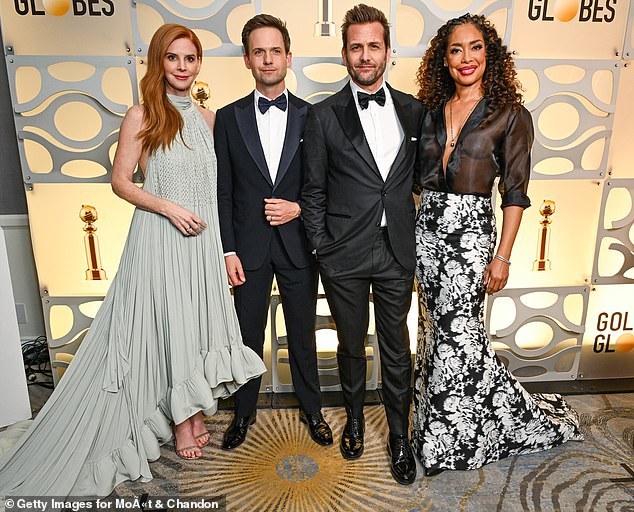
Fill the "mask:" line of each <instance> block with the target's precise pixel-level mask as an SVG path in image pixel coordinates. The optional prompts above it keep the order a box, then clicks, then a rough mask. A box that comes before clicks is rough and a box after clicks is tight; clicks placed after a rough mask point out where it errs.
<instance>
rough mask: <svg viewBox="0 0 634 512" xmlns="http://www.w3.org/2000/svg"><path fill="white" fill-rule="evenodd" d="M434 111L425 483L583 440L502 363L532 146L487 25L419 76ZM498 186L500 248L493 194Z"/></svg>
mask: <svg viewBox="0 0 634 512" xmlns="http://www.w3.org/2000/svg"><path fill="white" fill-rule="evenodd" d="M417 78H418V85H419V87H420V89H419V92H418V98H419V99H420V100H421V101H422V102H423V103H424V104H425V106H426V107H427V109H428V111H427V114H426V115H425V116H424V118H423V125H422V132H421V137H420V141H419V144H420V146H419V149H420V151H421V161H420V163H421V172H420V174H419V176H418V185H419V187H420V188H422V189H424V190H423V196H422V203H421V207H420V209H419V211H418V217H417V220H416V253H417V255H416V256H417V265H416V277H417V279H418V282H419V285H420V286H419V294H420V298H421V302H422V305H423V308H424V320H425V322H424V340H420V342H419V346H418V349H417V351H416V365H415V371H414V421H413V427H412V447H413V449H414V451H415V452H416V454H417V455H418V458H419V459H420V461H421V462H422V464H423V467H424V472H425V475H427V476H432V475H434V474H437V473H439V472H441V471H443V470H445V469H460V470H465V469H475V468H479V467H480V466H483V465H484V464H487V463H489V462H493V461H496V460H498V459H501V458H503V457H508V456H511V455H517V454H520V453H528V452H533V451H537V450H544V449H547V448H551V447H553V446H556V445H558V444H561V443H563V442H565V441H567V440H570V439H576V440H579V439H582V436H581V434H580V432H579V420H578V418H577V414H576V413H575V411H574V410H572V409H571V408H570V407H569V406H568V405H567V404H566V402H564V401H563V399H562V398H561V396H559V395H529V394H528V393H527V392H526V391H525V390H524V388H523V387H522V386H521V385H520V384H519V383H518V382H517V381H516V380H515V379H514V378H513V376H512V375H511V374H510V373H509V372H508V371H507V370H506V368H505V367H504V365H503V364H502V362H501V361H500V360H499V359H498V358H497V357H496V356H495V352H494V351H493V347H492V346H491V342H490V341H489V339H488V337H487V333H486V330H485V328H484V323H483V312H484V297H485V293H495V292H497V291H499V290H501V289H502V288H504V286H505V285H506V282H507V279H508V275H509V266H510V264H511V262H510V258H511V249H512V247H513V243H514V241H515V237H516V235H517V231H518V228H519V225H520V220H521V218H522V213H523V211H524V208H526V207H528V206H529V205H530V201H529V199H528V196H527V195H526V191H527V187H528V180H529V177H530V170H531V165H530V152H531V145H532V143H533V123H532V120H531V115H530V113H529V112H528V110H526V109H525V108H524V107H523V106H522V97H521V95H520V94H519V91H518V89H519V83H518V81H517V78H516V72H515V64H514V62H513V59H512V57H511V54H510V53H509V52H508V51H507V50H506V47H505V46H504V45H503V44H502V41H501V39H500V38H499V37H498V34H497V32H496V30H495V28H494V27H493V25H491V23H490V22H489V21H488V20H487V19H486V18H485V17H484V16H473V15H469V14H465V15H463V16H460V17H459V18H455V19H452V20H450V21H448V22H447V23H446V24H445V25H443V26H442V27H441V28H440V29H439V30H438V33H437V35H436V36H435V37H434V38H433V39H432V41H431V44H430V47H429V49H428V50H427V52H426V53H425V56H424V58H423V62H422V63H421V65H420V68H419V70H418V77H417ZM496 177H499V185H498V186H499V190H500V194H501V198H502V204H501V207H502V212H503V219H502V233H501V236H500V242H499V244H497V247H496V228H495V216H494V211H493V205H492V203H491V190H492V187H493V183H494V180H495V179H496Z"/></svg>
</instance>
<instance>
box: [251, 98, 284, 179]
mask: <svg viewBox="0 0 634 512" xmlns="http://www.w3.org/2000/svg"><path fill="white" fill-rule="evenodd" d="M282 94H284V95H285V96H286V100H287V101H288V92H287V91H286V89H284V92H283V93H282ZM260 98H266V96H264V95H263V94H261V93H260V92H259V91H258V90H257V89H256V90H255V94H254V95H253V99H254V101H255V120H256V121H257V124H258V135H259V136H260V143H261V144H262V151H264V158H265V159H266V165H267V167H268V168H269V174H270V175H271V181H272V182H273V183H275V178H276V176H277V168H278V167H279V166H280V158H281V157H282V148H283V147H284V137H285V136H286V120H287V119H288V108H287V109H286V110H284V111H282V110H281V109H279V108H277V107H275V106H271V108H269V109H268V110H267V111H266V113H265V114H263V113H262V112H260V109H259V108H258V100H259V99H260ZM266 99H268V100H274V99H275V98H266Z"/></svg>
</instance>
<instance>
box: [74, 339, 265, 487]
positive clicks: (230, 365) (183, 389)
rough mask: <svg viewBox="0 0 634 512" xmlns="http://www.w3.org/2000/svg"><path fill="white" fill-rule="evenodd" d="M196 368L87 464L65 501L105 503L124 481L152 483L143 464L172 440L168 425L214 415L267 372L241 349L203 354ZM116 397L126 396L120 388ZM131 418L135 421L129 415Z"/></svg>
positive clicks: (260, 363) (148, 470)
mask: <svg viewBox="0 0 634 512" xmlns="http://www.w3.org/2000/svg"><path fill="white" fill-rule="evenodd" d="M201 363H202V369H203V371H199V370H195V371H194V374H193V375H192V376H191V377H190V378H189V379H187V380H185V381H183V382H181V383H179V385H178V386H175V387H172V388H170V389H168V391H167V393H166V395H165V396H164V398H163V399H162V400H161V401H160V403H159V405H158V407H157V408H156V410H155V411H154V412H153V413H152V414H151V415H150V416H148V417H146V418H144V420H143V422H142V424H141V425H139V426H140V429H139V430H137V429H135V428H134V427H133V433H132V437H131V438H129V439H127V440H126V441H125V442H124V443H123V444H122V445H121V446H119V447H117V448H115V449H113V450H111V451H110V452H108V453H107V454H105V455H102V456H100V457H99V458H98V459H96V460H88V461H86V462H85V464H84V465H83V467H82V470H81V472H80V473H79V475H78V477H77V479H76V481H75V483H74V485H73V487H72V489H71V491H70V492H69V493H68V495H69V496H98V497H104V496H108V495H109V494H110V493H111V492H112V491H113V489H114V488H115V487H116V486H117V485H119V484H120V483H122V482H124V481H127V480H131V481H134V480H139V479H140V482H149V481H151V480H152V478H153V477H152V473H151V471H150V467H149V464H148V462H153V461H155V460H158V459H159V458H160V456H161V450H160V447H161V446H162V445H163V444H165V443H167V442H169V441H170V440H172V439H173V431H172V423H173V422H176V423H180V422H182V421H184V420H186V419H187V418H189V417H191V416H193V415H194V414H196V413H197V412H198V411H203V413H204V414H206V415H211V414H214V413H215V412H216V410H217V406H218V399H219V398H225V397H227V396H229V395H231V394H233V393H234V392H235V391H236V390H237V389H238V388H239V387H240V386H241V385H243V384H244V383H246V382H247V381H249V380H250V379H253V378H257V377H259V376H260V375H262V374H263V373H265V372H266V366H265V365H264V363H263V362H262V360H261V359H260V358H259V357H258V355H257V354H256V353H255V352H254V351H253V350H252V349H250V348H249V347H245V346H243V345H242V346H239V345H238V346H232V347H222V348H221V349H219V350H217V351H212V352H202V353H201ZM123 385H124V386H125V381H124V383H123ZM118 392H119V393H122V396H123V394H125V391H124V390H123V389H122V388H119V390H118ZM130 414H131V417H134V415H133V411H130ZM135 431H136V432H138V434H136V433H135ZM135 438H140V439H138V440H137V439H135Z"/></svg>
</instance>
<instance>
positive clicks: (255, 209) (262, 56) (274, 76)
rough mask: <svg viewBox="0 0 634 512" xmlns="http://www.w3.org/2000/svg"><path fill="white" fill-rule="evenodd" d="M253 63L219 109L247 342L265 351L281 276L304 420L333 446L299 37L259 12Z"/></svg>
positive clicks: (230, 433) (239, 405) (238, 300)
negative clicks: (306, 199)
mask: <svg viewBox="0 0 634 512" xmlns="http://www.w3.org/2000/svg"><path fill="white" fill-rule="evenodd" d="M242 44H243V47H244V62H245V65H246V67H247V68H248V69H249V70H251V73H252V75H253V78H254V79H255V90H254V91H253V92H252V93H251V94H249V95H248V96H246V97H244V98H242V99H240V100H238V101H236V102H234V103H231V104H230V105H227V106H226V107H223V108H221V109H220V110H218V112H217V114H216V125H215V130H214V138H215V146H216V155H217V158H218V211H219V216H220V233H221V237H222V244H223V248H224V252H225V265H226V267H227V273H228V275H229V281H230V283H231V284H232V285H233V287H234V302H235V308H236V312H237V314H238V320H239V322H240V329H241V332H242V337H243V340H244V344H245V345H247V346H248V347H251V348H252V349H253V350H255V351H256V352H257V353H258V355H259V356H260V357H262V355H263V346H264V330H265V327H266V321H267V314H268V308H269V303H270V295H271V285H272V282H273V276H275V278H276V280H277V285H278V287H279V290H280V295H281V297H282V306H283V308H284V318H285V321H286V331H287V338H288V348H289V358H290V366H291V375H292V378H293V386H294V387H295V393H296V394H297V398H298V400H299V403H300V412H299V417H300V420H301V421H302V422H304V423H306V424H307V425H308V429H309V433H310V435H311V437H312V439H313V440H314V441H315V442H316V443H318V444H321V445H324V446H325V445H329V444H332V432H331V431H330V427H329V426H328V424H327V423H326V421H325V420H324V418H323V416H322V414H321V396H320V390H319V376H318V373H317V354H316V347H315V307H316V302H317V280H318V276H317V268H316V263H315V259H314V257H313V256H312V255H311V253H310V251H309V249H308V245H307V239H306V234H305V232H304V225H303V222H302V220H301V217H300V215H301V207H300V203H299V195H300V192H301V186H302V182H303V169H302V150H301V143H302V136H303V131H304V123H305V121H306V114H307V112H308V108H309V104H308V103H306V102H305V101H303V100H301V99H299V98H297V97H296V96H294V95H293V94H291V93H290V92H289V91H288V90H287V89H286V85H285V82H284V79H285V77H286V71H287V68H288V67H289V66H290V65H291V58H292V56H291V52H290V37H289V34H288V30H287V28H286V24H285V23H284V22H282V21H281V20H280V19H278V18H276V17H274V16H271V15H268V14H259V15H257V16H255V17H253V18H251V19H250V20H249V21H248V22H247V23H246V24H245V26H244V28H243V30H242ZM259 388H260V379H253V380H250V381H249V382H248V383H246V384H245V385H244V386H243V387H241V388H240V389H239V390H238V391H237V392H236V394H235V400H236V406H235V415H234V418H233V420H232V422H231V424H230V425H229V428H228V429H227V431H226V433H225V436H224V440H223V443H222V447H223V448H224V449H226V450H230V449H233V448H235V447H237V446H239V445H240V444H241V443H242V442H243V441H244V440H245V438H246V435H247V431H248V428H249V425H251V424H253V423H254V422H255V420H256V402H257V397H258V392H259Z"/></svg>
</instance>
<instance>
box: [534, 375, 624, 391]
mask: <svg viewBox="0 0 634 512" xmlns="http://www.w3.org/2000/svg"><path fill="white" fill-rule="evenodd" d="M522 385H523V386H524V387H525V388H526V390H527V391H530V392H531V393H560V394H562V395H592V394H596V393H631V392H633V391H634V379H592V380H590V379H588V380H571V381H553V382H524V383H522Z"/></svg>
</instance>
